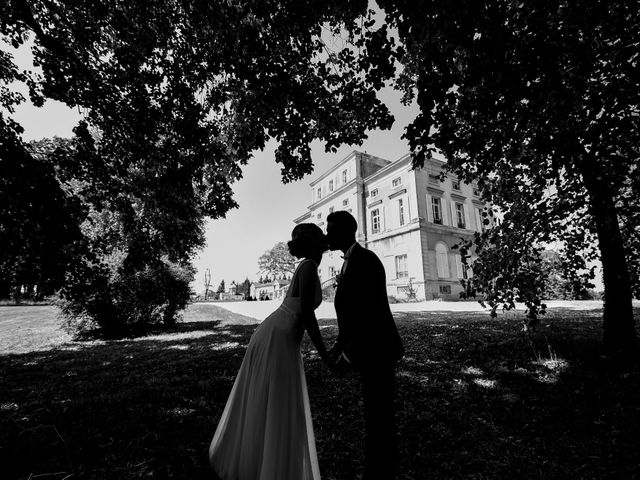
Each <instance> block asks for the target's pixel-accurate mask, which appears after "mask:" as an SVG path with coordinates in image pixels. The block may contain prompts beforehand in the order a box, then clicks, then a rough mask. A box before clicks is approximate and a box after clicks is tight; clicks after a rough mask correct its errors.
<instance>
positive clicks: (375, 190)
mask: <svg viewBox="0 0 640 480" xmlns="http://www.w3.org/2000/svg"><path fill="white" fill-rule="evenodd" d="M370 195H371V198H373V197H377V196H378V189H377V188H374V189H373V190H371V193H370Z"/></svg>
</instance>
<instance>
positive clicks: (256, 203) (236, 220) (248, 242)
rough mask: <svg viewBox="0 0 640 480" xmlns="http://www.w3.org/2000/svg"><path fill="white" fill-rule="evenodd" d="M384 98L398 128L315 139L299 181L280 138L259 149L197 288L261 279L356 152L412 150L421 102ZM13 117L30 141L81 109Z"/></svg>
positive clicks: (214, 225) (389, 154)
mask: <svg viewBox="0 0 640 480" xmlns="http://www.w3.org/2000/svg"><path fill="white" fill-rule="evenodd" d="M0 48H2V49H3V50H5V49H6V50H8V51H11V52H12V53H13V54H14V55H15V61H16V63H18V65H19V66H20V67H22V68H27V69H31V70H33V64H32V59H31V53H30V51H29V49H28V48H23V49H20V50H19V51H16V50H14V49H13V48H11V47H10V46H6V45H2V44H0ZM25 96H27V95H25ZM380 98H381V99H382V100H383V101H384V102H385V103H386V104H387V105H388V106H389V108H390V109H391V111H392V113H393V114H394V116H395V118H396V122H395V123H394V125H393V128H392V129H391V130H388V131H373V132H370V135H369V138H368V140H366V141H365V142H364V144H363V145H362V146H357V145H353V146H343V147H342V148H340V149H339V150H338V153H336V154H328V153H325V152H324V147H323V145H322V144H321V143H320V142H315V143H313V144H312V158H313V161H314V165H315V171H314V173H313V174H311V175H309V176H307V177H305V178H304V179H302V180H300V181H298V182H295V183H289V184H286V185H285V184H283V183H282V181H281V177H280V165H279V164H276V162H275V160H274V150H275V147H276V142H275V141H272V142H270V143H268V144H267V147H266V148H265V150H264V151H257V152H255V155H254V158H253V160H252V161H251V162H250V163H249V164H248V165H247V166H245V168H244V170H243V178H242V179H241V180H240V181H238V182H237V183H236V184H235V185H234V187H233V190H234V193H235V199H236V201H237V202H238V204H239V208H237V209H235V210H232V211H230V212H229V213H228V214H227V216H226V218H224V219H219V220H215V221H214V220H209V221H208V222H207V229H206V238H207V245H206V246H205V247H204V248H203V249H202V251H201V252H200V254H199V255H197V256H196V257H195V258H194V265H195V266H196V268H197V273H196V278H195V281H194V283H193V284H192V286H193V288H194V289H195V290H196V291H200V290H203V288H204V287H203V283H204V272H205V269H207V268H209V269H210V270H211V284H212V285H213V286H214V287H217V286H218V284H219V283H220V281H221V280H222V279H224V280H225V282H226V283H227V284H229V283H230V282H231V281H232V280H236V281H242V280H244V279H245V278H246V277H248V278H249V279H250V280H256V279H257V278H258V277H259V273H258V257H260V255H262V254H263V253H264V252H265V251H266V250H268V249H270V248H271V247H272V246H273V245H275V244H276V243H277V242H279V241H286V240H288V239H289V235H290V233H291V229H292V228H293V226H294V223H293V219H294V218H296V217H298V216H299V215H301V214H302V213H304V212H305V209H306V208H307V206H308V205H309V204H310V203H311V189H310V187H309V183H310V182H311V181H312V180H313V179H314V178H316V177H318V176H320V175H321V174H322V173H323V172H325V171H326V170H327V169H329V168H330V167H331V166H333V165H334V164H336V163H337V162H339V161H340V160H342V159H343V158H344V157H345V156H347V155H348V154H349V152H351V150H353V149H357V150H361V151H366V152H368V153H371V154H373V155H376V156H378V157H382V158H386V159H387V160H396V159H398V158H400V157H401V156H402V155H404V154H405V153H408V151H409V147H408V144H407V142H406V141H405V140H402V139H401V136H402V134H403V133H404V128H405V127H406V125H407V124H408V123H409V122H410V121H411V120H412V119H413V118H414V117H415V115H416V114H417V112H418V109H417V107H416V105H412V106H411V107H405V106H403V105H402V104H401V103H400V95H399V94H398V93H397V92H394V91H393V90H392V89H391V88H388V89H385V90H383V91H382V92H381V93H380ZM11 116H12V118H13V119H14V120H16V121H17V122H18V123H20V124H21V125H22V126H23V127H24V129H25V132H24V135H23V139H24V140H25V141H30V140H39V139H41V138H47V137H53V136H58V137H71V136H72V129H73V127H74V126H75V125H76V124H77V122H78V120H79V119H80V118H81V116H80V114H79V112H78V111H77V110H73V109H70V108H68V107H67V106H66V105H64V104H62V103H60V102H56V101H47V102H46V103H45V105H44V106H43V107H42V108H36V107H34V106H33V105H32V104H31V103H30V102H29V101H28V100H27V101H26V102H25V103H23V104H22V105H20V106H18V108H17V109H16V112H15V114H13V115H11Z"/></svg>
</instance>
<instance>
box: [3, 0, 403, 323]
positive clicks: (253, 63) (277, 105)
mask: <svg viewBox="0 0 640 480" xmlns="http://www.w3.org/2000/svg"><path fill="white" fill-rule="evenodd" d="M366 9H367V2H366V1H363V0H360V1H355V2H346V3H344V2H340V1H329V2H317V1H311V0H306V1H304V0H303V1H300V0H289V1H275V0H273V1H261V2H249V1H237V2H228V1H226V0H225V1H223V0H219V1H196V2H191V1H189V2H187V1H178V2H172V1H168V0H155V1H152V2H143V3H139V2H119V1H115V0H106V1H105V0H100V1H95V0H89V1H84V2H76V1H29V0H3V1H2V2H0V36H1V38H2V40H3V41H4V42H6V43H8V44H12V45H13V47H15V48H18V47H20V46H25V45H27V44H26V43H25V42H26V41H27V40H28V39H31V40H32V43H29V45H30V46H31V50H32V53H33V55H34V59H35V63H36V65H37V66H38V67H39V68H40V69H41V70H42V74H37V73H33V72H18V71H17V70H16V67H15V65H14V63H13V61H12V58H11V56H10V55H8V54H3V56H2V58H1V60H2V62H1V64H0V65H1V66H2V68H3V71H6V72H8V73H7V75H3V78H2V79H3V80H5V79H7V78H10V80H11V81H22V82H23V83H25V84H26V85H27V86H28V87H29V94H30V96H31V99H32V101H33V102H34V103H35V104H36V105H40V104H42V102H43V99H44V98H51V99H56V100H59V101H61V102H64V103H66V104H67V105H69V106H73V107H76V106H77V107H78V108H80V109H81V110H82V112H83V113H84V117H85V119H84V121H83V123H82V124H81V125H79V126H78V127H77V128H76V131H75V133H76V138H75V139H74V148H73V150H72V155H71V156H70V157H67V158H70V159H71V161H70V162H68V163H67V165H66V168H64V169H62V172H65V173H68V174H69V176H70V178H69V181H72V182H75V183H76V185H77V186H79V190H77V192H78V194H79V195H80V196H81V197H82V198H83V200H85V201H86V202H87V204H88V205H89V206H90V210H91V213H90V215H89V222H90V223H91V224H93V225H94V226H97V227H96V228H97V230H96V229H94V231H96V232H98V234H96V235H94V236H93V237H91V238H92V239H93V240H95V242H96V245H95V246H96V249H95V250H97V252H95V256H94V258H92V259H91V260H89V261H87V262H86V264H85V265H84V267H83V268H76V269H74V270H73V271H71V272H69V277H68V285H67V288H66V292H64V295H65V298H66V299H67V300H68V301H69V302H70V303H69V309H67V311H68V312H69V313H71V314H72V315H75V316H84V315H88V316H90V317H91V316H95V315H97V314H99V312H100V311H102V312H103V314H102V316H103V318H105V319H106V318H117V317H118V315H117V314H116V313H117V312H118V311H122V309H123V305H130V304H131V301H130V299H128V297H126V293H127V292H131V290H130V289H131V288H132V287H133V286H135V285H137V287H136V288H139V289H142V290H148V285H149V283H148V282H147V280H144V281H143V279H148V278H150V277H152V276H154V275H155V273H154V272H159V271H162V272H170V271H174V270H175V269H174V266H175V267H176V268H181V269H183V270H184V269H185V268H187V264H188V262H189V258H190V257H191V256H192V255H193V253H194V252H195V251H196V250H197V249H198V248H200V247H201V246H202V245H203V242H204V237H203V222H204V219H205V217H211V218H219V217H222V216H224V215H225V213H226V212H227V211H228V210H229V209H230V208H233V207H235V206H236V203H235V201H234V200H233V198H232V191H231V184H232V183H233V182H234V181H235V180H237V179H238V178H239V177H240V176H241V166H242V165H244V164H246V162H247V161H249V159H250V157H251V153H252V152H253V151H254V150H256V149H261V148H263V147H264V146H265V143H266V142H267V140H269V139H270V138H274V139H276V140H277V141H278V142H279V147H278V148H277V150H276V156H275V157H276V158H275V159H276V161H277V162H279V163H281V164H282V178H283V181H285V182H286V181H290V180H293V179H298V178H300V177H302V176H303V175H304V174H306V173H309V172H310V171H311V170H312V167H313V164H312V161H311V156H310V147H309V145H310V143H311V142H312V141H313V140H315V139H319V140H321V141H323V142H324V143H325V145H326V148H327V150H331V151H335V149H336V148H337V147H338V146H339V145H340V144H343V143H350V144H351V143H359V142H361V141H362V140H363V139H364V137H365V132H366V131H367V130H369V129H373V128H379V127H382V128H386V127H389V126H390V124H391V122H392V117H391V115H390V113H389V111H388V109H387V108H386V107H385V106H384V105H383V104H382V103H381V102H380V101H379V100H378V99H377V98H376V94H375V91H376V89H378V88H380V87H381V86H382V84H383V82H384V80H385V79H386V78H388V77H389V76H390V75H391V74H392V72H393V68H392V63H391V61H390V56H389V55H388V53H389V49H390V48H392V47H391V46H389V45H387V46H385V44H384V42H382V41H381V39H384V38H385V37H386V31H385V29H384V28H381V29H379V31H376V32H374V33H373V34H372V35H371V36H370V37H367V38H364V37H363V35H362V33H363V32H365V31H369V30H371V29H372V25H373V23H372V21H371V15H370V13H368V12H367V10H366ZM338 33H339V34H343V35H344V38H345V42H344V43H343V44H342V46H339V47H336V45H338V43H335V42H334V43H332V44H330V45H329V44H327V42H326V39H327V38H329V37H330V36H331V35H333V34H338ZM381 47H384V48H381ZM357 62H361V63H362V64H363V65H367V68H366V69H364V70H363V71H362V72H361V74H359V75H356V76H352V75H350V68H348V67H350V66H351V65H353V64H354V63H357ZM8 83H9V81H8V80H7V81H5V82H4V84H8ZM4 84H3V85H1V86H0V87H4ZM0 93H2V94H3V95H4V94H5V93H6V90H5V89H4V88H0ZM13 100H15V99H12V101H13ZM0 127H2V128H3V129H5V130H6V127H5V124H4V123H3V124H2V125H0ZM9 161H10V159H9ZM65 181H66V180H65ZM107 217H108V219H110V220H112V223H109V222H106V221H105V220H106V219H107ZM98 227H99V228H98ZM103 227H104V228H103ZM107 238H108V239H109V241H106V240H105V239H107ZM167 275H168V276H167V278H170V277H171V275H169V274H168V273H167ZM183 277H184V276H183ZM114 278H117V279H119V280H118V281H117V282H116V283H114ZM163 278H164V274H163ZM107 287H108V288H107ZM112 287H113V288H112ZM83 290H84V291H83ZM114 292H121V294H122V295H125V297H126V298H125V299H124V300H123V299H121V298H120V296H118V295H120V294H118V295H116V294H115V293H114ZM110 296H111V297H112V300H113V301H108V299H109V297H110ZM87 298H91V299H95V302H94V303H93V304H92V305H93V306H91V307H88V306H87V305H86V302H84V301H83V299H87ZM118 298H120V300H118ZM121 300H122V301H121ZM150 301H151V302H160V301H161V300H160V299H156V298H153V299H151V300H150ZM149 306H151V304H150V305H149ZM171 311H175V308H170V309H169V312H171ZM139 316H140V315H138V314H136V318H137V317H139ZM123 320H125V321H126V319H123ZM136 321H137V320H136Z"/></svg>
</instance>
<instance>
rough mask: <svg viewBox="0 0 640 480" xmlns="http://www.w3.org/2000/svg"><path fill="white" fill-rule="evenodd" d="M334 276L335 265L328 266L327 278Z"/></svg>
mask: <svg viewBox="0 0 640 480" xmlns="http://www.w3.org/2000/svg"><path fill="white" fill-rule="evenodd" d="M335 276H336V267H329V278H333V277H335Z"/></svg>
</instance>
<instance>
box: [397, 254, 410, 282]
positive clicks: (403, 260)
mask: <svg viewBox="0 0 640 480" xmlns="http://www.w3.org/2000/svg"><path fill="white" fill-rule="evenodd" d="M408 276H409V271H408V270H407V255H396V278H407V277H408Z"/></svg>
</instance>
